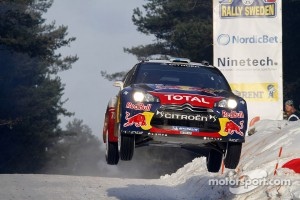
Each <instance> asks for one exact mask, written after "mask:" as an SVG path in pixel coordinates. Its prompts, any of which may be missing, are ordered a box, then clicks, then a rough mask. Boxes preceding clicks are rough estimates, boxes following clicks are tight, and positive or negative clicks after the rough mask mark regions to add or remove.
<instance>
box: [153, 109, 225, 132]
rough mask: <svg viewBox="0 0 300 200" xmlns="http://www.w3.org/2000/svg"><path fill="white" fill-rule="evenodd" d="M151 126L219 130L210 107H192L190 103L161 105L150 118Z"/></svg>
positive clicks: (215, 117) (217, 122) (217, 121)
mask: <svg viewBox="0 0 300 200" xmlns="http://www.w3.org/2000/svg"><path fill="white" fill-rule="evenodd" d="M151 126H185V127H196V128H199V129H200V131H208V132H216V131H220V124H219V120H218V119H217V116H216V115H215V114H214V113H213V111H212V110H211V109H207V108H199V107H192V106H190V105H187V104H185V105H181V106H177V105H167V106H166V105H163V106H161V107H160V108H159V109H158V110H157V111H156V113H154V116H153V118H152V120H151Z"/></svg>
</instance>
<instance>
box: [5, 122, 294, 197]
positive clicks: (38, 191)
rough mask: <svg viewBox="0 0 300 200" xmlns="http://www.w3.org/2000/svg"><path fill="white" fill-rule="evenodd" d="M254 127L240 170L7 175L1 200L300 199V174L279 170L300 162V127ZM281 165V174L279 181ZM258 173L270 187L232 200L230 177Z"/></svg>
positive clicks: (196, 166)
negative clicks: (141, 175)
mask: <svg viewBox="0 0 300 200" xmlns="http://www.w3.org/2000/svg"><path fill="white" fill-rule="evenodd" d="M254 127H255V131H256V132H255V134H254V135H251V136H248V137H247V139H246V143H245V144H244V146H243V152H242V157H241V161H240V164H239V166H238V168H237V169H236V170H228V169H225V170H224V171H223V172H222V170H220V172H219V173H208V172H207V170H206V165H205V158H203V157H202V158H196V159H194V160H193V161H192V162H191V163H188V164H186V165H185V166H184V167H183V168H181V169H179V170H178V171H177V172H176V173H174V174H170V175H164V176H162V177H161V178H160V179H119V178H102V177H87V176H60V175H21V174H7V175H6V174H4V175H0V180H1V181H0V199H1V200H76V199H80V200H96V199H97V200H102V199H122V200H123V199H125V200H127V199H128V200H134V199H139V200H143V199H149V200H150V199H151V200H156V199H162V200H164V199H187V200H190V199H191V200H193V199H195V200H196V199H197V200H198V199H253V200H254V199H255V200H256V199H300V174H296V173H294V172H293V171H292V170H289V169H283V168H280V167H281V166H282V165H283V164H284V163H285V162H287V161H289V160H291V159H293V158H300V148H299V147H300V121H299V122H286V121H274V120H263V121H260V122H257V123H256V124H255V126H254ZM281 148H282V154H281V156H280V157H279V151H280V149H281ZM276 163H279V168H278V170H277V175H274V170H275V166H276ZM257 169H260V170H263V171H266V172H267V174H268V176H267V177H266V178H265V179H266V180H267V182H266V184H261V185H260V186H258V187H257V188H255V189H253V190H251V191H248V192H245V193H243V194H233V193H232V192H230V191H229V186H228V185H221V183H224V180H228V178H229V177H231V178H233V180H236V179H237V178H240V179H242V178H245V176H242V175H243V174H244V173H247V172H251V171H253V170H257ZM211 179H214V180H219V182H218V183H219V185H209V181H210V180H211ZM274 180H275V181H276V184H274ZM271 181H273V184H271ZM286 181H288V183H290V185H287V184H286ZM267 184H269V185H267ZM252 186H253V185H252ZM250 187H251V185H250Z"/></svg>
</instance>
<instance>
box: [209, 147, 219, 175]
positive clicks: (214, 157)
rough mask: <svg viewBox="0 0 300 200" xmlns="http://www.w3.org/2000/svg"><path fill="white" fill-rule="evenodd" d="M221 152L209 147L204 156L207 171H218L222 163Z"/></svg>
mask: <svg viewBox="0 0 300 200" xmlns="http://www.w3.org/2000/svg"><path fill="white" fill-rule="evenodd" d="M222 159H223V154H222V153H221V152H219V151H217V150H215V149H211V150H210V151H209V153H208V155H207V157H206V166H207V170H208V171H209V172H213V173H215V172H219V170H220V168H221V164H222Z"/></svg>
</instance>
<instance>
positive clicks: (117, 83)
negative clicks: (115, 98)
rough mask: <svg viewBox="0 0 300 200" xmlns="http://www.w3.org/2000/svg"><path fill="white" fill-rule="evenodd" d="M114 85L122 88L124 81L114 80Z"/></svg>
mask: <svg viewBox="0 0 300 200" xmlns="http://www.w3.org/2000/svg"><path fill="white" fill-rule="evenodd" d="M114 86H115V87H119V88H120V90H123V87H124V83H123V82H122V81H116V82H114Z"/></svg>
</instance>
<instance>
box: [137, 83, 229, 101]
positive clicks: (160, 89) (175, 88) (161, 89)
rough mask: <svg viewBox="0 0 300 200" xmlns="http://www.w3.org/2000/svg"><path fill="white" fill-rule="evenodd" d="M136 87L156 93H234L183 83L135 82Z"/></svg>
mask: <svg viewBox="0 0 300 200" xmlns="http://www.w3.org/2000/svg"><path fill="white" fill-rule="evenodd" d="M133 88H134V89H141V90H146V91H148V92H150V91H151V92H154V93H178V94H180V93H182V94H194V95H203V96H211V97H223V98H224V97H225V98H226V97H230V96H232V95H233V93H232V92H231V91H225V90H215V89H212V88H200V87H191V86H181V85H163V84H135V85H133Z"/></svg>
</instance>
